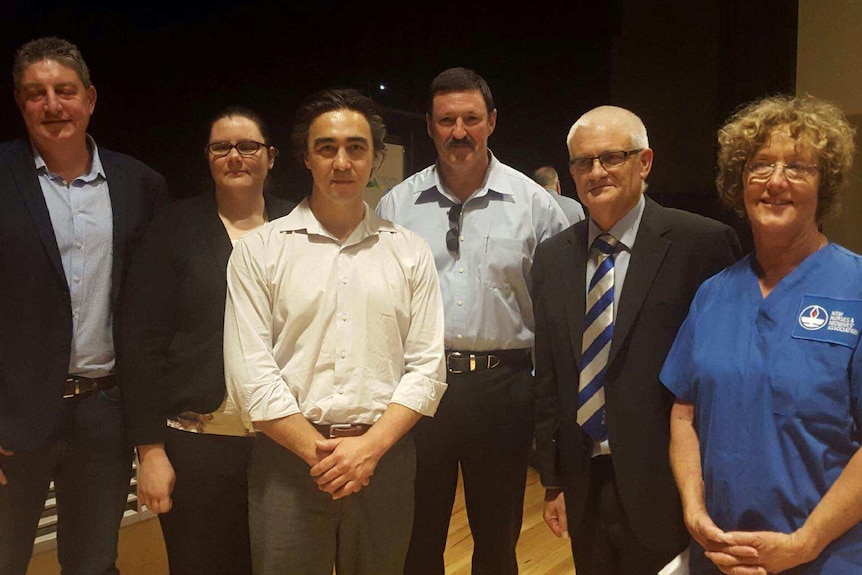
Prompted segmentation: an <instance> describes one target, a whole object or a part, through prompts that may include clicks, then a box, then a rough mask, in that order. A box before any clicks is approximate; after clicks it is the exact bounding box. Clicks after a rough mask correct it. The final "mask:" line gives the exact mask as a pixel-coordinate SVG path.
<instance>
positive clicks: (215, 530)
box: [159, 428, 254, 575]
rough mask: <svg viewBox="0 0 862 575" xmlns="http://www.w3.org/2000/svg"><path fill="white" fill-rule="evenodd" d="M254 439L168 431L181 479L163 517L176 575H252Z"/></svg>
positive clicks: (169, 450)
mask: <svg viewBox="0 0 862 575" xmlns="http://www.w3.org/2000/svg"><path fill="white" fill-rule="evenodd" d="M253 446H254V438H253V437H231V436H226V435H209V434H204V433H191V432H188V431H181V430H178V429H171V428H168V436H167V441H166V443H165V449H166V450H167V454H168V458H169V459H170V460H171V464H172V465H173V466H174V471H175V472H176V475H177V480H176V484H175V485H174V491H173V494H172V496H171V497H172V499H173V507H172V508H171V510H170V511H169V512H168V513H162V514H160V515H159V521H160V523H161V525H162V533H163V535H164V538H165V547H166V548H167V551H168V562H169V564H170V572H171V574H172V575H249V574H250V573H251V552H250V551H249V537H248V464H249V460H250V459H251V451H252V447H253Z"/></svg>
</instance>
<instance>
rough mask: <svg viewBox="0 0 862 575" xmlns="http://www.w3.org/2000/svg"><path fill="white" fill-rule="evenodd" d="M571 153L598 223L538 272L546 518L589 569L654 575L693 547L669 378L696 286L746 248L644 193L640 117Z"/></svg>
mask: <svg viewBox="0 0 862 575" xmlns="http://www.w3.org/2000/svg"><path fill="white" fill-rule="evenodd" d="M567 145H568V149H569V158H570V160H569V164H570V172H571V175H572V178H573V179H574V181H575V186H576V187H577V191H578V197H579V198H580V200H581V203H582V204H583V205H584V206H585V207H586V208H587V209H588V210H589V214H590V217H589V219H588V220H586V221H582V222H579V223H578V224H575V225H574V226H573V227H571V228H569V229H568V230H566V231H565V232H563V233H561V234H559V235H557V236H556V237H554V238H551V239H550V240H548V241H547V242H544V243H543V244H540V245H539V247H538V249H537V250H536V259H535V262H534V264H533V270H532V273H533V282H534V283H533V285H534V294H535V299H534V302H535V304H534V306H535V315H536V377H537V381H536V418H537V421H536V444H537V459H536V460H537V466H538V468H539V471H540V474H541V477H542V483H543V485H544V486H545V487H546V489H547V491H546V497H545V511H544V515H545V521H546V522H547V523H548V525H549V527H550V528H551V530H552V531H553V532H554V533H555V534H556V535H558V536H569V534H570V536H571V539H572V552H573V555H574V559H575V566H576V568H577V570H578V575H640V574H643V575H646V574H649V575H655V574H656V572H658V571H659V570H660V569H662V568H663V566H665V565H666V564H667V563H669V562H670V561H672V560H673V559H674V557H675V556H676V555H678V554H679V553H680V552H682V551H683V550H684V549H685V547H686V545H687V542H688V536H687V532H686V530H685V526H684V525H683V521H682V511H681V508H680V501H679V495H678V493H677V490H676V487H675V485H674V480H673V476H672V474H671V470H670V465H669V463H668V441H669V424H668V421H669V414H670V408H671V406H672V405H673V397H672V396H671V395H670V394H669V393H668V392H667V390H665V389H664V388H663V387H662V385H661V384H660V382H659V380H658V374H659V370H660V369H661V366H662V363H663V361H664V358H665V355H666V354H667V352H668V350H669V349H670V346H671V344H672V343H673V340H674V336H675V335H676V332H677V329H678V328H679V326H680V324H681V323H682V321H683V319H684V318H685V315H686V312H687V311H688V306H689V303H690V301H691V299H692V298H693V297H694V293H695V291H696V290H697V287H698V286H699V285H700V283H701V282H702V281H704V280H705V279H707V278H708V277H710V276H711V275H713V274H714V273H716V272H718V271H719V270H721V269H722V268H724V267H726V266H727V265H729V264H731V263H732V262H733V261H734V260H735V259H736V258H737V257H738V255H739V254H740V251H741V250H740V246H739V241H738V239H737V237H736V234H735V233H734V231H733V230H732V229H731V228H730V227H728V226H726V225H724V224H721V223H719V222H716V221H714V220H710V219H708V218H704V217H701V216H698V215H694V214H690V213H686V212H682V211H679V210H674V209H668V208H663V207H661V206H660V205H658V204H657V203H655V202H653V201H652V200H650V199H649V198H647V197H645V195H644V191H645V190H646V182H645V180H646V178H647V175H648V174H649V172H650V169H651V167H652V160H653V151H652V150H651V149H650V148H649V142H648V140H647V133H646V128H645V127H644V125H643V123H642V122H641V120H640V118H638V117H637V116H636V115H635V114H633V113H632V112H630V111H628V110H625V109H622V108H617V107H612V106H602V107H599V108H596V109H594V110H591V111H589V112H587V113H586V114H584V115H583V116H582V117H581V118H580V119H578V121H577V122H575V124H574V125H573V126H572V128H571V130H570V132H569V135H568V138H567Z"/></svg>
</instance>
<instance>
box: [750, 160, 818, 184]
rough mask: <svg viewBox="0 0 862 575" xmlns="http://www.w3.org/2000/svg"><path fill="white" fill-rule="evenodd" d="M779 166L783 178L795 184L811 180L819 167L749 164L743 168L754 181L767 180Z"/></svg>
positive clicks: (773, 163) (767, 163)
mask: <svg viewBox="0 0 862 575" xmlns="http://www.w3.org/2000/svg"><path fill="white" fill-rule="evenodd" d="M778 166H781V170H782V172H783V173H784V177H785V178H787V179H788V180H789V181H791V182H794V183H796V184H803V183H805V182H807V181H809V180H810V179H811V178H813V177H814V176H815V175H816V174H817V173H818V172H819V171H820V166H818V165H816V164H805V163H802V162H790V163H789V164H785V163H784V162H763V161H761V162H751V163H750V164H748V165H746V166H745V171H746V172H747V173H748V176H749V177H750V178H751V179H752V180H755V181H766V180H768V179H769V178H770V177H771V176H772V174H773V172H775V168H777V167H778Z"/></svg>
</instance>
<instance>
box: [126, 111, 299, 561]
mask: <svg viewBox="0 0 862 575" xmlns="http://www.w3.org/2000/svg"><path fill="white" fill-rule="evenodd" d="M277 154H278V150H277V149H276V148H275V146H273V145H272V141H271V139H270V134H269V131H268V130H267V128H266V125H265V124H264V121H263V120H262V119H261V118H260V116H258V115H257V114H256V113H254V112H252V111H251V110H248V109H246V108H242V107H230V108H226V109H224V110H222V111H220V112H219V113H218V114H216V116H215V118H213V120H212V121H211V122H210V126H209V140H208V143H207V145H206V146H205V148H204V155H205V156H206V159H207V162H208V163H209V171H210V175H211V176H212V180H213V189H212V190H209V191H206V192H204V193H202V194H200V195H197V196H194V197H191V198H189V199H186V200H183V201H179V202H174V203H172V204H170V205H169V206H168V207H167V208H166V209H164V210H162V211H161V213H160V214H158V215H157V217H156V218H155V220H154V221H153V224H152V225H151V227H150V229H149V230H148V232H147V233H146V235H145V237H144V240H143V242H142V244H141V247H140V249H139V250H138V253H137V255H136V257H135V259H134V261H133V262H132V265H131V268H130V270H129V274H128V282H129V284H128V289H127V290H126V292H125V294H124V298H123V308H124V309H125V311H126V314H127V316H126V317H127V318H128V321H126V322H125V324H124V326H123V331H122V338H121V340H120V341H121V345H120V352H121V353H122V356H123V358H124V359H125V365H126V366H127V372H126V377H125V378H124V379H123V383H122V389H123V401H124V405H125V410H126V425H127V428H128V435H129V440H130V441H131V443H132V445H135V446H136V447H137V450H138V460H139V464H138V499H139V501H140V502H141V503H143V504H144V505H146V506H147V507H148V508H149V509H150V510H151V511H153V512H155V513H158V514H159V521H160V523H161V526H162V533H163V534H164V539H165V546H166V548H167V551H168V562H169V564H170V569H171V573H177V574H182V575H192V574H195V573H200V574H202V575H203V574H211V575H217V574H224V575H247V574H248V573H250V572H251V559H250V552H249V538H248V482H247V479H246V476H247V472H248V462H249V459H250V457H251V449H252V445H253V441H254V440H253V437H251V435H250V434H249V432H248V430H247V429H246V427H245V425H244V424H243V421H242V419H241V417H240V416H239V413H238V411H237V407H236V405H235V404H234V403H233V402H232V401H230V399H229V398H228V397H227V393H226V388H225V378H224V356H223V342H222V335H223V331H224V307H225V299H226V294H227V284H226V281H225V270H226V268H227V261H228V258H229V257H230V254H231V251H232V249H233V244H235V243H236V242H237V241H239V239H240V238H241V237H242V236H244V235H245V234H247V233H248V232H250V231H252V230H254V229H257V228H259V227H260V226H262V225H264V224H265V223H266V222H268V221H270V220H274V219H276V218H279V217H281V216H283V215H285V214H287V213H288V212H289V211H290V209H291V208H292V207H293V204H291V203H289V202H287V201H285V200H281V199H279V198H277V197H275V196H273V195H272V194H270V193H269V192H265V191H264V189H265V188H266V187H267V179H268V175H269V172H270V170H271V169H272V167H273V165H274V164H275V159H276V156H277Z"/></svg>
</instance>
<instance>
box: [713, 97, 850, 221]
mask: <svg viewBox="0 0 862 575" xmlns="http://www.w3.org/2000/svg"><path fill="white" fill-rule="evenodd" d="M780 128H787V129H789V131H790V135H791V137H793V138H794V139H795V140H796V141H797V142H799V143H803V144H807V145H809V146H811V148H812V149H813V150H814V151H815V153H816V154H817V163H818V166H819V168H820V188H819V189H818V190H817V213H816V214H815V218H816V220H817V222H818V223H820V222H822V221H823V219H824V218H826V217H829V216H832V215H834V214H836V213H837V211H838V207H839V202H838V192H839V191H840V190H841V188H843V187H844V186H845V185H846V183H847V175H848V173H849V172H850V168H851V167H852V166H853V154H854V153H855V144H854V142H853V138H854V135H855V132H856V129H855V128H854V127H853V126H852V125H851V124H850V123H849V122H848V121H847V117H846V116H845V115H844V113H843V112H842V111H841V110H839V109H838V107H837V106H835V105H833V104H830V103H829V102H826V101H824V100H820V99H818V98H815V97H813V96H804V97H796V98H794V97H790V96H771V97H768V98H763V99H761V100H757V101H754V102H751V103H749V104H746V105H744V106H742V107H741V108H739V109H738V110H737V111H736V112H734V114H733V115H732V116H731V117H730V119H729V120H728V121H727V123H726V124H725V125H724V127H723V128H721V129H720V130H719V132H718V144H719V150H718V176H717V177H716V180H715V184H716V186H717V187H718V195H719V197H720V198H721V200H722V201H723V202H724V203H725V204H726V205H728V206H729V207H731V208H733V209H734V210H735V211H736V212H737V213H738V214H739V215H741V216H743V217H744V216H745V206H744V200H743V191H744V189H745V185H744V182H743V171H744V170H745V165H746V164H747V163H748V161H749V160H750V159H751V158H752V157H753V156H754V155H755V154H756V153H757V151H758V150H760V149H761V148H762V147H763V146H765V145H766V142H767V141H768V140H769V137H770V136H771V135H772V134H773V133H774V132H775V131H776V130H778V129H780Z"/></svg>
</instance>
